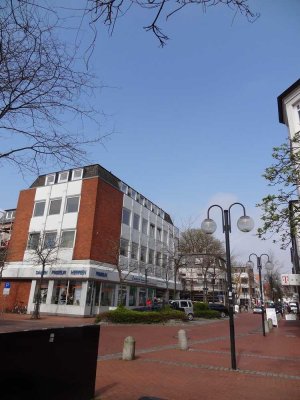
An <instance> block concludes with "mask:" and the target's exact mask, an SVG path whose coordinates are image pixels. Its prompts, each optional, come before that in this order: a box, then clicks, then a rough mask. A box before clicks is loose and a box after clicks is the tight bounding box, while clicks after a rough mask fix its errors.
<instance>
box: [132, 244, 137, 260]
mask: <svg viewBox="0 0 300 400" xmlns="http://www.w3.org/2000/svg"><path fill="white" fill-rule="evenodd" d="M138 251H139V245H138V244H137V243H134V242H132V243H131V258H132V259H133V260H137V259H138Z"/></svg>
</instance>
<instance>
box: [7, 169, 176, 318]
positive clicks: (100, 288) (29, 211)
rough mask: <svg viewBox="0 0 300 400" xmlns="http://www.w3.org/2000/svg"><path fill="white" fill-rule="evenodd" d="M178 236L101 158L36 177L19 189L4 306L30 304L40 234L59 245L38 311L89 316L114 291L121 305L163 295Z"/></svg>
mask: <svg viewBox="0 0 300 400" xmlns="http://www.w3.org/2000/svg"><path fill="white" fill-rule="evenodd" d="M178 237H179V231H178V229H177V228H176V227H175V226H174V225H173V223H172V220H171V218H170V216H169V215H168V214H167V213H166V212H165V211H163V210H162V209H161V208H159V207H158V206H157V205H155V204H153V203H152V202H151V201H150V200H148V199H146V198H145V197H144V196H143V195H142V194H140V193H138V192H137V191H135V190H134V189H133V188H131V187H130V186H128V185H127V184H126V183H124V182H122V181H121V180H120V179H118V178H117V177H116V176H114V175H113V174H112V173H110V172H109V171H107V170H106V169H104V168H103V167H101V166H100V165H91V166H86V167H83V168H76V169H72V170H68V171H60V172H55V173H51V174H48V175H42V176H39V177H38V178H37V179H36V181H35V182H34V183H33V184H32V185H31V187H30V188H29V189H27V190H23V191H21V192H20V196H19V200H18V205H17V209H16V214H15V221H14V229H13V232H12V236H11V239H10V243H9V248H8V255H7V258H6V264H5V268H4V271H3V280H4V281H6V282H10V294H9V295H8V296H7V298H6V305H7V306H8V305H11V306H12V305H13V304H15V303H19V302H21V303H24V304H25V305H27V311H28V312H32V311H33V309H34V301H35V296H36V292H37V288H38V285H37V283H38V281H39V279H40V277H41V273H42V268H41V265H38V264H36V262H33V260H34V258H35V257H36V256H35V250H34V249H35V246H36V245H37V243H38V242H39V240H40V238H43V240H44V241H46V240H47V242H48V243H56V250H57V255H56V258H55V262H54V263H52V264H48V265H46V266H45V272H44V277H43V280H42V285H41V297H42V300H41V307H40V311H41V313H46V314H56V315H59V314H60V315H73V316H75V315H78V316H90V315H95V314H97V313H98V312H100V311H105V310H107V309H109V308H110V307H115V306H116V305H117V304H118V299H120V296H122V297H123V304H126V306H127V307H136V306H142V305H145V303H146V298H147V297H150V298H154V296H156V297H158V298H163V296H164V295H165V293H166V290H167V288H168V289H169V290H170V289H172V288H174V275H173V255H174V252H175V249H176V247H177V241H178ZM120 273H122V277H123V279H122V281H123V285H122V286H123V289H122V290H121V285H120V278H119V275H120ZM177 288H178V289H180V285H179V284H177Z"/></svg>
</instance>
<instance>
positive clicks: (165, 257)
mask: <svg viewBox="0 0 300 400" xmlns="http://www.w3.org/2000/svg"><path fill="white" fill-rule="evenodd" d="M167 265H168V255H167V254H164V255H163V267H165V268H166V267H167Z"/></svg>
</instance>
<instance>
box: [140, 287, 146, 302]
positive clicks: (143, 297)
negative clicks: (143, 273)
mask: <svg viewBox="0 0 300 400" xmlns="http://www.w3.org/2000/svg"><path fill="white" fill-rule="evenodd" d="M145 305H146V290H145V289H144V288H140V290H139V306H145Z"/></svg>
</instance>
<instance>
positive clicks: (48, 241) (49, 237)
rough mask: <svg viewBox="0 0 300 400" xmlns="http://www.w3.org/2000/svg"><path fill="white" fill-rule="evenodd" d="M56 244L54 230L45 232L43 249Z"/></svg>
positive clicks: (51, 247)
mask: <svg viewBox="0 0 300 400" xmlns="http://www.w3.org/2000/svg"><path fill="white" fill-rule="evenodd" d="M55 245H56V232H45V236H44V245H43V248H44V249H53V248H54V247H55Z"/></svg>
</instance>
